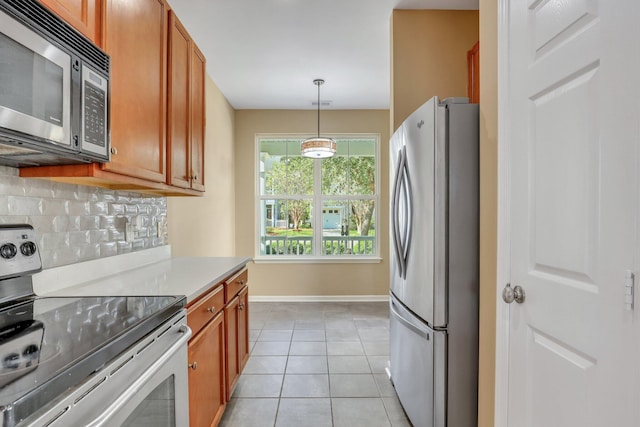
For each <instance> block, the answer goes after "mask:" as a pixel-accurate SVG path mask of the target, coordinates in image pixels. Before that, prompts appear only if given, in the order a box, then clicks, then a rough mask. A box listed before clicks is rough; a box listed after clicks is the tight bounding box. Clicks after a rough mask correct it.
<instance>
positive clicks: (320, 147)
mask: <svg viewBox="0 0 640 427" xmlns="http://www.w3.org/2000/svg"><path fill="white" fill-rule="evenodd" d="M323 83H324V80H322V79H315V80H314V81H313V84H314V85H316V86H318V136H314V137H312V138H307V139H305V140H304V141H302V143H301V144H300V151H301V153H302V156H304V157H310V158H312V159H326V158H329V157H332V156H333V155H334V154H336V142H335V141H334V140H333V139H331V138H323V137H321V136H320V85H322V84H323Z"/></svg>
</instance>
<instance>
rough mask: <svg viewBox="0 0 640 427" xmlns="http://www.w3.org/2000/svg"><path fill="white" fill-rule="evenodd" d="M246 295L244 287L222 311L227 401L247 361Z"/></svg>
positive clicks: (247, 317) (247, 307)
mask: <svg viewBox="0 0 640 427" xmlns="http://www.w3.org/2000/svg"><path fill="white" fill-rule="evenodd" d="M247 293H248V287H247V286H245V287H244V288H243V289H242V290H241V291H240V293H239V294H238V295H236V296H235V297H233V299H232V300H231V301H230V302H229V303H227V306H226V307H225V309H224V322H225V331H226V334H227V349H226V350H227V358H226V360H227V400H229V399H231V394H232V393H233V389H234V388H235V386H236V383H237V382H238V378H240V374H241V373H242V370H243V369H244V365H245V364H246V363H247V360H248V359H249V341H248V338H249V337H248V325H249V306H248V304H247Z"/></svg>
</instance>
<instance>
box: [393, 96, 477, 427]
mask: <svg viewBox="0 0 640 427" xmlns="http://www.w3.org/2000/svg"><path fill="white" fill-rule="evenodd" d="M478 131H479V116H478V105H477V104H469V103H468V102H467V99H466V98H449V99H445V100H444V101H442V102H441V101H440V100H439V99H438V98H437V97H434V98H432V99H430V100H429V101H427V102H426V103H425V104H424V105H422V106H421V107H420V108H419V109H417V110H416V111H415V112H414V113H413V114H411V116H409V118H408V119H407V120H406V121H405V122H404V123H403V124H402V126H400V127H399V128H398V130H397V131H396V132H395V133H394V134H393V136H392V138H391V141H390V150H391V153H390V166H391V173H390V180H391V182H390V191H391V210H390V217H391V224H390V233H391V236H390V242H391V252H390V258H391V268H390V270H391V272H390V273H391V274H390V275H391V280H390V291H391V298H390V305H391V315H390V319H391V320H390V341H389V344H390V366H389V368H390V375H391V381H392V382H393V385H394V387H395V389H396V393H397V394H398V397H399V399H400V403H401V404H402V406H403V408H404V410H405V412H406V413H407V415H408V417H409V419H410V420H411V422H412V424H413V425H414V427H432V426H433V427H444V426H447V427H469V426H475V425H477V406H478V392H477V390H478V385H477V384H478V281H479V280H478V270H479V267H478V241H479V238H478V233H479V232H478V219H479V212H478V199H479V198H478V192H479V191H478V190H479V174H478V171H479V166H478V151H479V137H478Z"/></svg>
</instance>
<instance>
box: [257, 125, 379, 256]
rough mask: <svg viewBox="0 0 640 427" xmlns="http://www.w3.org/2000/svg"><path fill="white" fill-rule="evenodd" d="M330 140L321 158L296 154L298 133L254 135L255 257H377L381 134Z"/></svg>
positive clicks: (298, 143)
mask: <svg viewBox="0 0 640 427" xmlns="http://www.w3.org/2000/svg"><path fill="white" fill-rule="evenodd" d="M334 139H335V140H336V146H337V152H336V155H335V156H333V157H331V158H329V159H324V160H319V159H309V158H305V157H302V156H301V155H300V141H301V138H292V137H282V138H279V137H273V136H269V137H266V136H261V137H258V138H257V144H258V150H259V156H258V163H259V164H258V169H257V170H258V171H259V185H258V194H257V199H258V200H257V202H258V203H257V206H258V222H259V224H258V228H257V230H258V247H257V254H258V255H257V258H262V259H292V258H293V259H305V258H326V259H329V258H333V259H335V258H351V259H357V258H360V259H366V258H372V257H377V256H378V240H377V238H376V232H377V229H378V224H377V213H376V207H377V205H378V137H377V136H375V135H371V136H351V137H349V136H346V137H340V138H334ZM316 213H319V214H316Z"/></svg>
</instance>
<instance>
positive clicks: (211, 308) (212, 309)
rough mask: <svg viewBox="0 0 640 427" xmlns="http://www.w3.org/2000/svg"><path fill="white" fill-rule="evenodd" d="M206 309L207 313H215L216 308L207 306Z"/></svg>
mask: <svg viewBox="0 0 640 427" xmlns="http://www.w3.org/2000/svg"><path fill="white" fill-rule="evenodd" d="M207 311H208V312H209V313H215V311H216V308H215V307H209V308H207Z"/></svg>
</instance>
